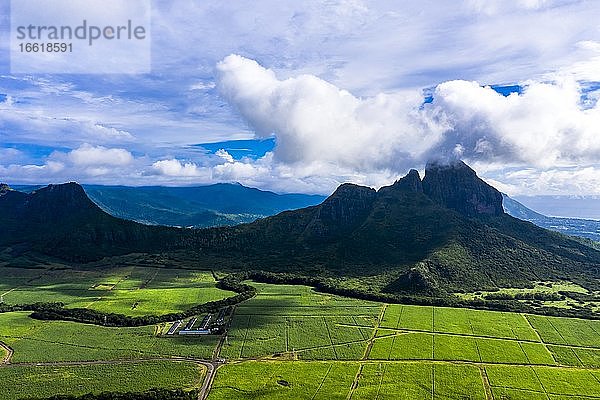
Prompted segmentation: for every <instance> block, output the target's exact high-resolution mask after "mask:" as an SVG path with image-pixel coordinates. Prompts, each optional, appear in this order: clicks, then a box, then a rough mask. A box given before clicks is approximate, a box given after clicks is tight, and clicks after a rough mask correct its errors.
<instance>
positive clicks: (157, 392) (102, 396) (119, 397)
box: [25, 389, 198, 400]
mask: <svg viewBox="0 0 600 400" xmlns="http://www.w3.org/2000/svg"><path fill="white" fill-rule="evenodd" d="M25 399H29V400H197V399H198V391H197V390H187V391H186V390H181V389H174V390H168V389H152V390H148V391H146V392H142V393H135V392H102V393H98V394H94V393H88V394H84V395H81V396H77V395H69V394H65V395H56V396H50V397H26V398H25Z"/></svg>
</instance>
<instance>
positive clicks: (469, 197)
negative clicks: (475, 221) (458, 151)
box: [423, 160, 504, 217]
mask: <svg viewBox="0 0 600 400" xmlns="http://www.w3.org/2000/svg"><path fill="white" fill-rule="evenodd" d="M423 192H424V193H425V194H426V195H427V196H428V197H429V198H430V199H432V200H433V201H435V202H437V203H438V204H441V205H443V206H445V207H448V208H451V209H453V210H455V211H458V212H459V213H461V214H463V215H465V216H467V217H475V216H478V215H501V214H503V213H504V209H503V208H502V194H501V193H500V192H499V191H498V190H496V189H495V188H493V187H492V186H490V185H488V184H487V183H485V182H484V181H483V180H482V179H481V178H479V177H478V176H477V173H476V172H475V171H474V170H473V169H471V168H470V167H469V166H468V165H467V164H465V163H464V162H462V161H460V160H457V161H453V162H450V163H439V162H431V163H428V164H427V166H426V168H425V177H424V178H423Z"/></svg>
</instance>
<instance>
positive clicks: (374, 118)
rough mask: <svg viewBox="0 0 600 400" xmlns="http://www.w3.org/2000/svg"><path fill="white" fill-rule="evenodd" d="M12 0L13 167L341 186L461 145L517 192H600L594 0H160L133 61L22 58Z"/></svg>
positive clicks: (597, 11) (1, 121)
mask: <svg viewBox="0 0 600 400" xmlns="http://www.w3.org/2000/svg"><path fill="white" fill-rule="evenodd" d="M8 10H9V9H8V2H7V1H5V0H4V1H2V2H1V3H0V11H2V12H0V25H1V26H2V30H1V32H2V36H3V39H5V40H2V43H3V45H2V47H1V48H0V181H7V182H9V183H15V184H17V183H35V184H45V183H50V182H61V181H70V180H77V181H79V182H82V183H99V184H103V183H104V184H128V185H148V184H164V185H193V184H206V183H212V182H221V181H237V182H241V183H243V184H246V185H250V186H256V187H260V188H265V189H270V190H275V191H279V192H308V193H329V192H331V191H332V190H333V189H334V188H335V187H336V186H337V185H338V184H340V183H342V182H346V181H352V182H356V183H360V184H366V185H370V186H375V187H377V186H381V185H384V184H389V183H391V182H393V181H394V180H395V179H396V178H397V177H398V176H400V175H403V174H404V173H406V172H407V170H408V169H409V168H411V167H416V168H418V169H420V170H421V171H422V170H423V168H424V166H425V163H426V162H427V161H428V160H430V159H433V158H452V157H461V158H463V159H465V160H466V161H467V162H469V163H470V164H471V165H473V166H474V167H475V168H476V169H477V170H478V172H479V173H480V175H482V176H483V177H484V178H485V179H487V180H488V181H490V182H491V183H493V184H495V185H496V186H498V187H499V188H500V189H502V190H504V191H507V192H509V193H511V194H600V106H599V105H598V102H597V100H598V98H599V97H600V85H599V84H598V82H599V81H600V26H599V25H598V23H597V22H595V21H600V7H598V5H597V4H596V3H595V2H594V1H575V0H573V1H552V0H547V1H546V0H515V1H513V2H506V1H499V0H498V1H496V0H487V1H478V0H464V1H456V2H448V1H421V2H413V1H405V2H403V1H400V2H399V1H360V0H328V1H306V2H297V1H260V2H256V3H254V4H252V5H250V4H249V3H248V5H246V3H241V2H226V3H225V4H224V2H216V1H206V0H205V1H193V0H175V1H153V3H152V36H151V38H152V72H151V73H149V74H136V75H124V74H105V75H98V74H89V75H82V74H73V75H68V74H56V75H50V74H12V73H11V71H10V60H9V58H8V52H7V48H8V47H7V46H8V44H7V43H8V40H7V37H8V20H9V18H8V17H7V15H8ZM90 12H91V13H93V9H91V10H90ZM232 55H235V56H232Z"/></svg>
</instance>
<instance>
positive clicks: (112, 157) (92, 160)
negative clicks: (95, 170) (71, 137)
mask: <svg viewBox="0 0 600 400" xmlns="http://www.w3.org/2000/svg"><path fill="white" fill-rule="evenodd" d="M68 158H69V160H70V161H71V162H72V163H73V164H74V165H76V166H124V165H127V164H130V163H131V162H132V161H133V155H132V154H131V153H130V152H129V151H127V150H125V149H107V148H106V147H103V146H92V145H89V144H87V143H86V144H83V145H82V146H81V147H79V148H77V149H75V150H72V151H71V152H69V154H68Z"/></svg>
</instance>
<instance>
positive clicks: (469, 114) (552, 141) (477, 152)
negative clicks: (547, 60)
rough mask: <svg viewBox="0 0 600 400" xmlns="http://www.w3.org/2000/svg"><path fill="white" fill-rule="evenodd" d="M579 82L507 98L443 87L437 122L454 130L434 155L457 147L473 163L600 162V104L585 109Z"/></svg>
mask: <svg viewBox="0 0 600 400" xmlns="http://www.w3.org/2000/svg"><path fill="white" fill-rule="evenodd" d="M581 96H582V91H581V88H580V86H579V84H578V83H577V82H575V81H574V80H571V79H565V80H561V81H558V82H552V83H541V82H529V83H527V84H526V85H525V87H524V89H523V93H522V94H517V93H513V94H511V95H509V96H507V97H504V96H502V95H500V94H498V93H497V92H496V91H494V90H493V89H491V88H489V87H482V86H480V85H479V84H478V83H477V82H466V81H450V82H445V83H442V84H440V85H438V86H437V88H436V89H435V93H434V101H433V104H431V106H428V112H429V115H430V117H431V118H434V119H436V120H438V121H443V123H444V124H446V125H447V127H448V129H447V130H446V132H445V133H444V136H443V141H441V142H440V143H438V144H437V145H436V146H435V147H433V149H432V150H433V153H441V154H444V153H447V152H448V149H450V148H454V147H455V146H456V145H457V144H459V145H460V146H461V149H462V155H463V156H464V157H467V158H473V159H480V160H487V161H494V160H501V161H505V162H521V163H525V164H527V165H530V166H538V167H544V168H547V167H550V166H553V165H557V164H558V165H565V164H572V163H592V162H597V161H598V160H600V139H599V138H600V104H598V103H596V104H595V105H594V106H593V107H589V108H585V107H583V106H582V104H581Z"/></svg>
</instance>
